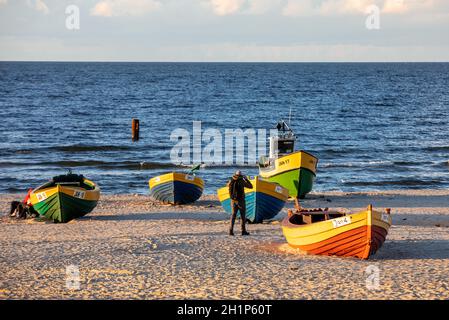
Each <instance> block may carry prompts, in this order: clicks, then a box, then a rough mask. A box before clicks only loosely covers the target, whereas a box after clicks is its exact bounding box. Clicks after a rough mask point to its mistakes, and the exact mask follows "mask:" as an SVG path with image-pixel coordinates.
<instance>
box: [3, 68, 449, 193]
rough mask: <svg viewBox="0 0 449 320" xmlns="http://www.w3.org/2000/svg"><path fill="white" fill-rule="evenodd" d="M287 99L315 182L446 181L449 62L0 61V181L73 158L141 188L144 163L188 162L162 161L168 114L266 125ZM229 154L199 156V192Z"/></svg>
mask: <svg viewBox="0 0 449 320" xmlns="http://www.w3.org/2000/svg"><path fill="white" fill-rule="evenodd" d="M290 109H291V114H292V116H291V126H292V128H293V129H294V131H295V133H296V134H297V136H298V138H299V139H298V141H297V148H298V149H304V150H307V151H309V152H311V153H313V154H314V155H316V156H317V157H318V158H319V163H318V174H317V179H316V184H315V186H314V189H315V190H317V191H323V190H342V191H363V190H384V189H409V188H447V187H449V162H448V161H449V138H448V129H449V126H448V124H449V64H448V63H385V64H384V63H335V64H334V63H322V64H321V63H310V64H309V63H46V62H37V63H36V62H0V118H1V119H0V192H1V193H9V192H10V193H19V192H25V191H26V189H27V188H29V187H33V186H37V185H39V184H41V183H43V182H45V181H46V180H48V179H49V178H51V177H52V176H54V175H57V174H63V173H65V172H66V171H67V170H68V169H72V170H73V172H76V173H82V174H84V175H85V176H87V177H88V178H90V179H92V180H94V181H96V182H97V183H98V184H99V185H100V187H101V188H102V191H103V192H105V193H142V194H147V193H148V179H149V178H150V177H152V176H154V175H158V174H160V173H163V172H166V171H171V170H186V169H187V167H186V166H174V165H173V164H171V161H170V150H172V147H173V146H174V144H175V142H173V141H171V140H170V134H171V132H172V131H173V130H174V129H175V128H183V129H186V130H188V131H190V132H192V122H193V121H201V122H202V128H203V130H206V129H208V128H215V129H218V130H224V129H225V128H242V129H246V128H255V129H258V128H266V129H269V128H273V126H274V125H275V124H276V122H277V121H278V120H279V119H281V118H283V119H288V117H289V111H290ZM132 118H138V119H140V125H141V129H140V130H141V132H140V135H141V139H140V140H139V141H138V142H132V141H131V119H132ZM236 167H238V166H233V165H217V164H216V165H206V166H203V168H202V169H201V170H200V172H199V174H200V175H201V176H202V177H203V178H204V180H205V182H206V193H214V192H215V190H216V188H217V187H220V186H222V185H223V184H224V183H225V182H226V179H227V178H228V177H229V176H230V175H231V174H232V172H233V171H234V170H235V169H236ZM240 169H241V170H243V171H244V172H245V173H246V174H249V175H255V174H257V172H258V169H257V167H255V166H251V165H246V166H243V167H241V166H240Z"/></svg>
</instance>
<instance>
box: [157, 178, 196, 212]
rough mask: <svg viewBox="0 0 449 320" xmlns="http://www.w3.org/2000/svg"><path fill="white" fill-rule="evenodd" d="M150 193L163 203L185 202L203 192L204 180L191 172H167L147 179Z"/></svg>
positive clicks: (192, 200) (193, 200)
mask: <svg viewBox="0 0 449 320" xmlns="http://www.w3.org/2000/svg"><path fill="white" fill-rule="evenodd" d="M149 186H150V195H151V196H152V197H153V198H154V199H156V200H158V201H161V202H163V203H166V204H168V203H170V204H176V205H178V204H187V203H192V202H195V201H196V200H198V199H199V198H200V197H201V195H202V194H203V189H204V181H203V180H202V179H201V178H200V177H197V176H195V175H194V174H193V173H181V172H169V173H166V174H163V175H160V176H157V177H154V178H151V179H150V181H149Z"/></svg>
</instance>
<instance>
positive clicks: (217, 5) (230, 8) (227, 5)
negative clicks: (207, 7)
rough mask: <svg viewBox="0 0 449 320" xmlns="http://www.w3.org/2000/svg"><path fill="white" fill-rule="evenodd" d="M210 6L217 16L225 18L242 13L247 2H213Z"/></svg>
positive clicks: (242, 0)
mask: <svg viewBox="0 0 449 320" xmlns="http://www.w3.org/2000/svg"><path fill="white" fill-rule="evenodd" d="M210 4H211V5H212V10H213V11H214V13H215V14H217V15H219V16H225V15H228V14H233V13H236V12H238V11H240V9H241V8H242V6H243V5H244V4H245V0H211V1H210Z"/></svg>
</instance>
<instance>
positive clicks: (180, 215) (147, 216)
mask: <svg viewBox="0 0 449 320" xmlns="http://www.w3.org/2000/svg"><path fill="white" fill-rule="evenodd" d="M182 219H187V220H199V221H201V220H206V221H219V220H227V219H228V216H227V215H226V214H225V213H221V212H212V213H210V212H208V213H198V212H152V213H151V212H149V213H131V214H120V215H88V216H84V217H81V218H78V220H80V221H82V220H96V221H131V220H136V221H138V220H182Z"/></svg>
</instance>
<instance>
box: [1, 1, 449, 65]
mask: <svg viewBox="0 0 449 320" xmlns="http://www.w3.org/2000/svg"><path fill="white" fill-rule="evenodd" d="M69 5H76V6H77V7H78V8H79V12H80V17H79V18H80V19H79V22H80V24H79V26H80V28H79V29H78V30H69V29H68V28H66V19H67V17H68V16H69V15H68V14H66V8H67V6H69ZM373 5H374V6H375V7H374V9H376V8H377V9H376V10H377V11H376V10H374V9H373ZM373 10H374V11H373ZM377 12H378V17H379V29H368V28H367V27H366V21H367V19H369V18H372V17H373V14H374V15H376V13H377ZM375 18H376V19H377V15H376V17H375ZM448 35H449V1H447V0H102V1H101V0H85V1H81V0H69V1H66V0H0V60H50V61H54V60H56V61H449V36H448Z"/></svg>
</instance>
